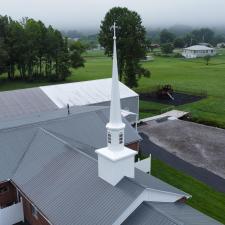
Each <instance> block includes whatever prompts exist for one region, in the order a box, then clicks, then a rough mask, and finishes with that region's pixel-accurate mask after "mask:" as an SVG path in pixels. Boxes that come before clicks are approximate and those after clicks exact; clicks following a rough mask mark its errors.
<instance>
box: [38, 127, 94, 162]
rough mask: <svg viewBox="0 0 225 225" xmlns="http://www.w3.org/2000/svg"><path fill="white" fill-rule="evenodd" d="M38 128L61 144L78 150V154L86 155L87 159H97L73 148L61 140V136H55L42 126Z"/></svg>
mask: <svg viewBox="0 0 225 225" xmlns="http://www.w3.org/2000/svg"><path fill="white" fill-rule="evenodd" d="M40 129H41V130H42V131H43V132H44V133H45V134H47V135H49V136H51V137H52V138H54V139H56V140H57V141H59V142H61V143H63V144H65V145H66V146H68V147H69V148H71V149H73V150H75V151H76V152H78V153H80V154H82V155H84V156H86V157H88V158H89V159H91V160H93V161H97V160H96V159H94V158H93V157H91V156H90V155H88V154H86V153H84V152H83V151H81V150H80V149H78V148H75V147H74V146H72V145H71V144H69V143H68V142H66V141H65V140H63V139H62V138H59V137H57V136H56V135H55V134H53V133H51V132H50V131H48V130H46V129H44V128H42V127H40Z"/></svg>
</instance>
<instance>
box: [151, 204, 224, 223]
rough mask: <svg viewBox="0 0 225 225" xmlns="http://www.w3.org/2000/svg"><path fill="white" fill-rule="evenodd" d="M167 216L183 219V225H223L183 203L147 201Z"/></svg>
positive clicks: (178, 219)
mask: <svg viewBox="0 0 225 225" xmlns="http://www.w3.org/2000/svg"><path fill="white" fill-rule="evenodd" d="M147 204H148V205H150V206H151V207H154V208H155V209H156V210H158V211H160V212H161V213H163V214H164V215H166V216H167V217H171V218H173V219H174V220H177V221H181V222H182V224H183V225H222V224H221V223H219V222H218V221H216V220H214V219H212V218H211V217H209V216H207V215H205V214H203V213H201V212H199V211H197V210H196V209H193V208H192V207H190V206H188V205H187V204H183V203H172V204H171V203H157V202H149V203H147Z"/></svg>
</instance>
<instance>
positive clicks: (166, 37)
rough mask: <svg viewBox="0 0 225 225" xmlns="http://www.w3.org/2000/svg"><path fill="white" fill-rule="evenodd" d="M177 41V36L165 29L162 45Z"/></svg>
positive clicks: (162, 34)
mask: <svg viewBox="0 0 225 225" xmlns="http://www.w3.org/2000/svg"><path fill="white" fill-rule="evenodd" d="M174 39H175V35H174V34H173V33H171V32H169V31H168V30H166V29H164V30H162V31H161V33H160V43H161V44H165V43H172V42H173V41H174Z"/></svg>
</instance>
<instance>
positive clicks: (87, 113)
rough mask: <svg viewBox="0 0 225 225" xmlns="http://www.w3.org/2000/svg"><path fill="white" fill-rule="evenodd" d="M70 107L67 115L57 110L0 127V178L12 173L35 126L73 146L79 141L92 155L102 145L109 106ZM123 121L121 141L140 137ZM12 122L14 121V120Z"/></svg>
mask: <svg viewBox="0 0 225 225" xmlns="http://www.w3.org/2000/svg"><path fill="white" fill-rule="evenodd" d="M73 110H74V112H71V115H69V116H68V115H65V112H61V113H62V114H60V113H59V112H57V113H56V112H55V113H54V115H53V117H47V118H48V119H49V120H46V121H42V119H41V122H39V119H38V118H37V119H36V118H35V119H32V120H31V121H30V122H31V123H30V124H28V125H26V123H27V121H25V122H23V123H21V122H19V123H18V124H16V125H17V126H18V127H13V128H5V129H0V143H1V148H0V153H1V157H0V181H3V180H5V179H10V178H11V177H12V173H13V171H14V169H15V165H16V162H18V161H19V159H20V157H21V156H22V155H23V153H24V151H25V150H26V146H27V145H28V143H29V141H30V140H31V138H32V136H33V134H34V132H35V131H36V129H37V128H38V127H42V128H45V129H47V130H48V131H50V132H52V133H54V134H56V135H57V136H59V137H61V138H63V139H64V140H66V141H67V142H68V143H70V144H71V145H73V146H75V147H77V146H78V143H80V145H81V146H80V148H81V149H82V150H83V151H85V152H86V153H88V154H89V155H91V156H92V157H96V154H95V152H94V150H95V149H96V148H100V147H104V146H106V128H105V125H106V123H107V121H106V117H105V114H106V115H107V113H109V109H108V108H105V107H81V108H78V109H73ZM44 118H45V119H47V118H46V117H44ZM51 118H52V119H51ZM43 120H44V119H43ZM35 121H38V122H35ZM125 123H126V125H127V126H126V129H125V135H126V136H125V143H130V142H135V141H138V140H139V138H140V137H139V135H138V134H137V132H136V131H135V130H134V129H133V128H131V127H130V125H129V124H128V123H127V122H126V121H125ZM12 124H14V125H15V123H12ZM9 127H10V126H9ZM96 131H97V132H96Z"/></svg>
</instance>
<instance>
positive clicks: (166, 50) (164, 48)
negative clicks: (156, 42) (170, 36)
mask: <svg viewBox="0 0 225 225" xmlns="http://www.w3.org/2000/svg"><path fill="white" fill-rule="evenodd" d="M173 49H174V46H173V44H171V43H165V44H162V45H161V50H162V52H163V53H165V54H169V53H172V52H173Z"/></svg>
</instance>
